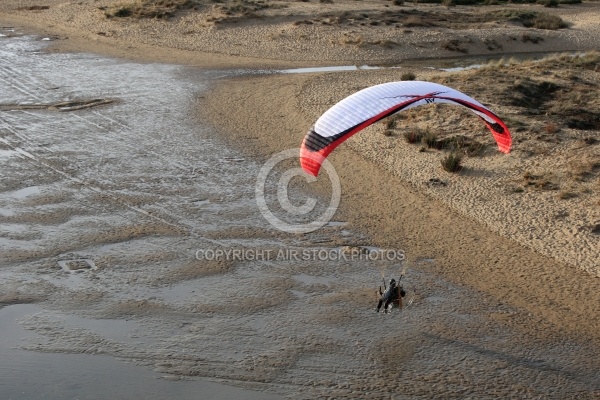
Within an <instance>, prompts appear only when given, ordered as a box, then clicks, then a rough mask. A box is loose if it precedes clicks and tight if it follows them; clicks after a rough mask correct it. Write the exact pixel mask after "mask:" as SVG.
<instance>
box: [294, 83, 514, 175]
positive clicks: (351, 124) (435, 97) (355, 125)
mask: <svg viewBox="0 0 600 400" xmlns="http://www.w3.org/2000/svg"><path fill="white" fill-rule="evenodd" d="M437 103H447V104H454V105H459V106H462V107H466V108H468V109H469V110H471V111H472V112H474V113H475V114H477V115H478V116H479V117H480V118H481V119H482V120H483V122H484V123H485V125H486V126H487V127H488V128H489V130H490V131H491V133H492V135H493V137H494V139H495V140H496V143H497V144H498V149H499V150H500V151H501V152H503V153H508V152H510V147H511V144H512V139H511V136H510V132H509V130H508V128H507V127H506V125H505V124H504V122H503V121H502V120H501V119H500V118H499V117H498V116H497V115H496V114H494V113H493V112H492V111H491V110H490V109H489V108H487V107H485V106H484V105H483V104H481V103H479V102H478V101H477V100H475V99H473V98H471V97H469V96H467V95H466V94H464V93H461V92H459V91H458V90H455V89H452V88H450V87H447V86H444V85H440V84H438V83H433V82H423V81H400V82H388V83H383V84H380V85H375V86H371V87H368V88H366V89H363V90H361V91H358V92H356V93H354V94H352V95H350V96H348V97H346V98H345V99H343V100H341V101H340V102H339V103H337V104H335V105H334V106H333V107H331V108H330V109H329V110H327V111H326V112H325V113H324V114H323V115H321V117H319V119H318V120H317V121H316V122H315V124H314V126H313V127H312V128H311V129H310V130H309V131H308V133H307V134H306V136H305V137H304V140H303V141H302V146H301V148H300V164H301V166H302V169H304V171H306V172H307V173H309V174H311V175H314V176H317V174H318V173H319V169H320V168H321V164H322V163H323V160H325V158H327V156H328V155H329V154H330V153H331V152H332V151H333V150H334V149H335V148H336V147H337V146H339V145H340V144H341V143H343V142H344V141H345V140H346V139H348V138H349V137H350V136H352V135H354V134H355V133H357V132H360V131H361V130H363V129H364V128H366V127H368V126H369V125H371V124H373V123H375V122H377V121H380V120H382V119H383V118H386V117H388V116H390V115H392V114H394V113H397V112H400V111H403V110H407V109H409V108H413V107H417V106H421V105H426V104H437Z"/></svg>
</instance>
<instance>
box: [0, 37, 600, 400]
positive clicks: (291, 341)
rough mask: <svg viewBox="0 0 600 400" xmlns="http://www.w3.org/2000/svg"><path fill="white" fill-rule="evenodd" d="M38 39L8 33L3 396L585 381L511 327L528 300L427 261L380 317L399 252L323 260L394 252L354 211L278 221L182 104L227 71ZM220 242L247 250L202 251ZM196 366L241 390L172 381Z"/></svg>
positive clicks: (1, 71) (2, 153) (0, 215)
mask: <svg viewBox="0 0 600 400" xmlns="http://www.w3.org/2000/svg"><path fill="white" fill-rule="evenodd" d="M3 33H4V32H3ZM46 42H47V41H41V40H40V38H36V37H31V36H15V35H14V33H10V35H7V36H6V37H2V38H0V83H1V84H2V91H0V105H2V107H0V305H5V307H4V308H2V309H0V323H1V324H2V337H1V339H0V353H1V354H2V357H0V371H2V374H0V391H1V392H2V393H9V394H10V396H13V397H15V398H18V397H24V395H23V393H22V390H23V385H24V382H27V380H28V379H29V380H30V378H31V375H32V372H33V373H34V374H35V376H36V379H37V380H38V382H39V384H31V385H29V386H27V390H30V392H28V393H27V395H28V396H29V397H42V395H43V396H46V398H48V397H50V398H52V396H54V398H60V397H64V396H72V397H75V396H77V397H78V398H86V396H87V397H89V398H92V397H109V396H110V397H115V398H119V397H118V396H119V394H117V393H115V392H114V391H112V387H111V386H113V385H111V383H112V382H113V381H114V382H115V384H114V388H115V389H117V390H116V391H117V392H119V393H128V394H131V395H132V396H134V395H133V393H134V392H135V396H137V397H144V398H152V396H153V393H159V394H164V395H163V396H160V397H161V398H164V397H167V396H169V395H170V396H173V397H175V398H185V396H187V395H188V394H189V393H191V392H193V393H194V394H195V395H197V396H201V397H209V398H215V396H216V394H215V393H218V394H219V395H222V396H223V397H224V398H235V396H237V394H236V393H240V392H235V390H242V389H239V388H243V391H242V392H241V394H240V396H242V398H253V397H252V396H254V392H252V391H250V390H257V391H260V392H261V393H260V396H259V398H266V397H267V396H268V395H271V394H277V395H282V396H287V397H290V398H318V397H326V396H332V397H345V398H394V397H397V398H402V397H403V396H407V397H421V398H436V397H472V398H492V397H498V396H500V397H544V398H564V397H573V396H575V395H578V396H579V397H592V396H593V395H594V393H597V390H598V386H599V384H598V377H597V370H598V369H597V368H598V359H600V357H598V349H594V348H590V346H589V345H587V344H586V343H582V342H580V341H577V340H576V339H571V338H564V337H560V338H556V340H548V339H547V338H545V337H543V335H539V332H536V331H535V330H531V331H528V330H524V331H519V330H513V329H512V328H509V326H512V325H510V322H511V321H519V322H518V323H515V324H516V325H517V326H520V325H519V324H522V321H524V320H525V321H526V320H527V318H528V316H527V315H526V313H524V312H523V311H521V310H516V309H513V308H511V307H508V306H506V305H504V304H501V303H498V302H497V301H496V300H495V299H491V298H489V297H486V296H484V295H482V294H480V293H473V292H471V291H469V290H468V289H466V288H461V287H457V286H455V285H452V284H451V283H449V282H446V281H444V280H442V279H440V278H437V277H435V276H432V275H431V274H428V273H427V272H426V270H427V265H428V264H431V263H435V262H438V261H437V260H436V259H424V260H418V261H417V262H415V263H413V264H412V265H410V269H409V270H408V271H404V272H405V275H404V278H403V280H402V283H403V284H404V285H405V287H406V288H407V290H408V292H409V295H408V296H409V298H411V299H414V302H413V303H412V304H410V305H409V306H407V307H405V309H404V310H403V311H399V310H394V311H393V312H392V313H391V314H383V313H381V314H377V313H375V312H374V308H375V305H376V299H377V298H376V296H375V290H376V288H377V286H378V285H380V284H381V275H380V273H382V274H383V275H384V276H385V278H386V279H389V277H391V276H394V277H397V276H398V275H399V274H400V273H401V272H402V271H403V268H402V263H401V262H399V261H398V260H396V261H398V262H396V261H394V262H390V261H387V260H368V259H365V258H362V259H357V260H353V259H351V260H343V259H340V258H336V259H333V257H331V259H328V258H327V257H325V258H320V257H318V256H315V255H318V254H320V253H319V250H326V251H325V253H324V254H330V253H328V252H327V251H333V252H335V254H337V252H338V251H339V250H340V249H341V248H343V247H344V246H347V245H357V244H361V245H363V246H364V248H366V249H367V250H372V251H380V250H391V251H393V252H394V254H400V253H401V249H378V248H375V247H371V246H369V241H368V238H366V237H364V236H363V235H362V234H361V233H360V232H357V231H356V230H355V229H354V227H353V226H351V224H346V223H339V222H332V223H330V224H327V225H326V226H324V227H323V228H321V229H320V230H319V231H317V232H313V233H309V234H303V235H298V234H286V233H283V232H280V231H278V230H276V229H274V228H273V227H272V226H270V225H269V223H268V222H267V221H266V220H265V219H264V218H263V217H262V215H261V214H260V212H259V209H258V206H257V204H256V200H255V182H256V177H257V174H258V171H259V169H260V167H261V164H262V162H261V160H257V159H252V158H250V157H242V156H240V154H239V152H238V151H236V150H235V149H233V148H231V147H229V146H227V145H226V144H225V143H224V142H223V141H222V140H220V139H219V138H218V136H217V135H216V134H215V132H214V130H213V129H211V127H209V126H207V125H206V124H205V123H204V122H203V121H198V120H197V119H195V118H194V117H193V115H194V113H193V111H194V107H195V106H196V105H195V100H196V99H197V98H198V97H199V96H203V90H204V89H205V88H207V87H208V85H210V84H211V83H212V82H214V81H215V80H216V79H220V78H221V77H226V76H230V75H231V74H236V73H238V72H235V71H199V70H194V69H191V68H185V67H180V66H174V65H164V64H136V63H130V62H124V61H119V60H113V59H107V58H103V57H98V56H95V55H89V54H52V53H45V52H43V51H42V49H43V46H44V44H45V43H46ZM98 99H100V100H107V101H106V102H98V101H95V100H98ZM108 100H110V101H108ZM65 102H67V103H68V104H76V106H69V107H68V109H64V104H66V103H65ZM304 189H305V188H304V187H300V188H297V190H295V192H294V193H295V195H297V197H298V198H294V199H293V200H296V201H297V202H298V204H302V203H303V202H302V200H303V199H302V198H301V197H302V196H303V195H305V192H304ZM306 190H307V191H308V189H306ZM277 194H278V192H277V190H276V188H273V189H272V190H270V191H269V192H268V193H267V196H266V197H267V198H268V199H272V198H276V197H277ZM223 249H246V250H251V252H250V253H248V254H247V253H244V254H245V256H244V257H237V258H236V257H232V256H227V255H224V256H222V257H220V258H218V257H207V255H208V254H212V255H213V256H214V255H215V254H217V251H218V250H223ZM290 249H306V250H311V251H310V252H309V254H312V255H313V256H311V257H307V258H298V257H293V256H291V254H290V253H289V252H287V253H286V252H283V253H280V250H286V251H287V250H290ZM209 251H210V252H209ZM279 254H283V256H282V257H279ZM331 254H334V253H331ZM250 255H252V257H249V256H250ZM266 255H268V256H266ZM200 256H202V257H200ZM5 327H6V329H5ZM524 332H525V333H524ZM53 365H61V366H63V367H62V368H61V369H60V370H57V369H56V368H52V366H53ZM73 377H74V378H76V379H75V381H74V380H73V379H72V378H73ZM157 377H162V378H164V379H156V378H157ZM199 377H200V378H208V379H212V380H215V381H219V382H226V383H228V384H229V385H235V386H236V387H237V388H233V389H232V388H229V387H223V386H220V385H219V386H210V385H208V384H207V383H206V382H205V381H196V380H192V381H187V380H182V381H176V382H173V381H172V379H180V378H184V379H197V378H199ZM207 385H208V386H207ZM209 386H210V387H209ZM132 396H124V397H132Z"/></svg>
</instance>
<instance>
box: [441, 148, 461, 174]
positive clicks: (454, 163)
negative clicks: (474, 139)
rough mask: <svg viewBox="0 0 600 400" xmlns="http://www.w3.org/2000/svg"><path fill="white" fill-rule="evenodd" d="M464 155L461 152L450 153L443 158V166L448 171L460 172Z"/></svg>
mask: <svg viewBox="0 0 600 400" xmlns="http://www.w3.org/2000/svg"><path fill="white" fill-rule="evenodd" d="M462 160H463V156H462V155H461V154H459V153H454V152H452V153H450V154H448V155H447V156H445V157H444V158H442V168H444V171H448V172H458V171H460V170H461V169H462V164H461V163H462Z"/></svg>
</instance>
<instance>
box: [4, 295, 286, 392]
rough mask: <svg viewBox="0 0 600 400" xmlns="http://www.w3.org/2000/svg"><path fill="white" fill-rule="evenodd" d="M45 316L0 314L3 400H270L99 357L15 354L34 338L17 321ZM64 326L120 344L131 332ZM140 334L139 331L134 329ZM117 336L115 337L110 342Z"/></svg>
mask: <svg viewBox="0 0 600 400" xmlns="http://www.w3.org/2000/svg"><path fill="white" fill-rule="evenodd" d="M46 312H47V311H45V310H43V309H41V308H39V307H37V306H35V305H28V304H19V305H14V306H8V307H4V308H2V309H0V326H1V327H2V334H1V335H0V393H1V396H0V397H1V398H2V399H3V400H23V399H41V398H43V399H81V400H84V399H142V398H143V399H148V400H163V399H167V398H169V399H182V400H185V399H199V398H204V399H223V400H225V399H257V400H258V399H270V398H273V399H275V398H279V397H276V396H272V395H269V394H268V393H259V392H253V391H250V390H243V389H238V388H234V387H231V386H227V385H223V384H219V383H216V382H209V381H204V380H191V381H169V380H167V379H160V378H161V374H159V373H156V372H152V371H150V370H147V369H145V368H141V367H138V366H136V365H134V364H131V363H127V362H124V361H120V360H117V359H116V358H113V357H109V356H103V355H98V354H94V355H90V354H61V353H41V352H34V351H25V350H21V349H19V346H20V344H21V343H22V340H23V339H25V338H27V337H31V336H33V335H35V334H34V333H31V332H28V331H25V330H24V329H23V328H22V327H21V326H19V324H18V323H17V320H20V319H23V318H27V316H29V315H32V314H38V313H46ZM65 322H66V323H67V324H74V325H79V326H84V327H85V328H88V329H93V330H94V331H96V332H98V333H102V334H105V335H107V334H108V335H107V336H108V337H109V338H111V337H114V338H117V339H120V340H122V339H123V337H124V336H131V334H128V333H129V332H131V331H134V330H135V329H132V328H135V327H134V326H132V325H133V323H131V322H127V321H123V320H121V321H110V320H109V321H102V320H100V321H95V322H94V321H93V320H85V319H82V318H75V317H68V318H66V321H65ZM138 329H139V328H138ZM115 335H116V336H115Z"/></svg>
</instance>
